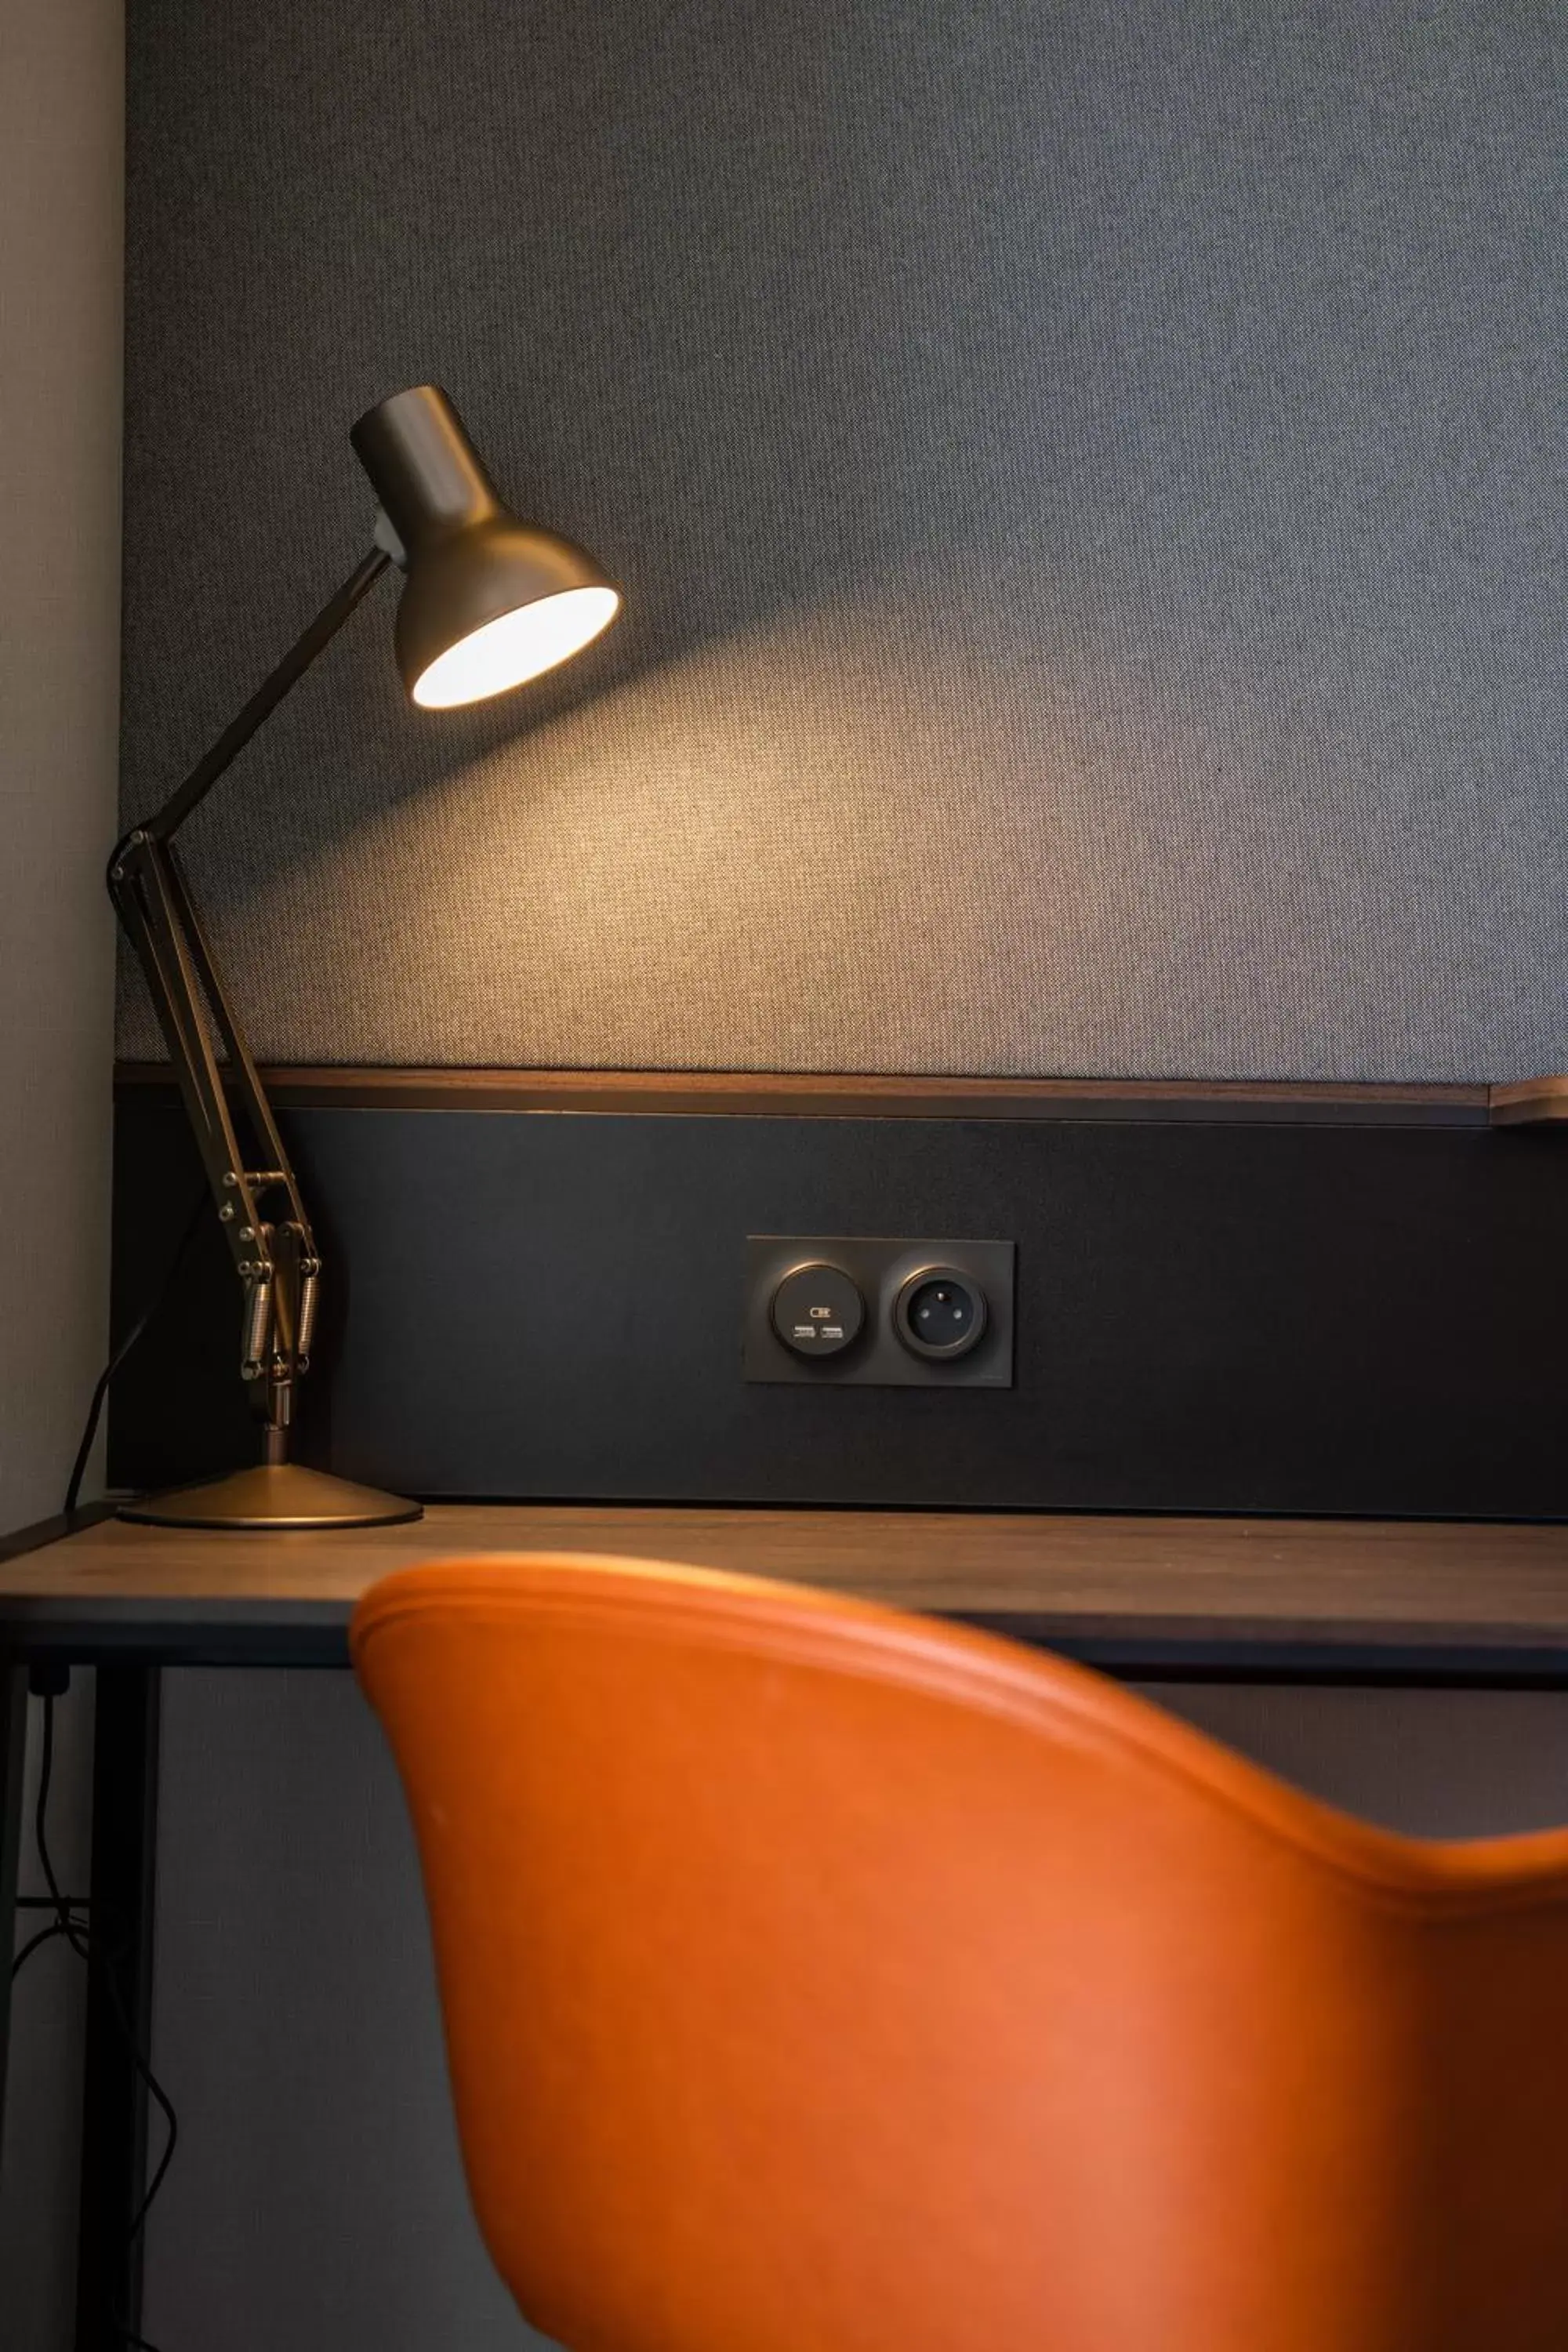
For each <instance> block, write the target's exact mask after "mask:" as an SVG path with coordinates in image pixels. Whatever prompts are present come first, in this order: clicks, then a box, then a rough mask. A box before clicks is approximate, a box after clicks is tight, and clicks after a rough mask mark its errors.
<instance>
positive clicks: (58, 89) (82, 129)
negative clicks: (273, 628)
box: [0, 0, 123, 1528]
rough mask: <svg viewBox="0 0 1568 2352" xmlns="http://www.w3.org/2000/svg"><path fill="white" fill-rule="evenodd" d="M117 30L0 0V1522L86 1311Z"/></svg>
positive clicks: (94, 1123)
mask: <svg viewBox="0 0 1568 2352" xmlns="http://www.w3.org/2000/svg"><path fill="white" fill-rule="evenodd" d="M122 52H123V37H122V28H121V5H120V0H0V517H3V518H4V524H3V529H0V1106H3V1109H0V1528H12V1527H16V1526H19V1525H22V1524H24V1523H25V1522H26V1521H28V1520H30V1519H35V1518H39V1517H43V1516H45V1515H46V1514H47V1513H48V1512H49V1511H52V1510H54V1509H56V1508H57V1507H58V1501H59V1496H60V1493H61V1489H62V1487H63V1486H64V1483H65V1478H66V1475H67V1472H68V1468H69V1466H70V1461H71V1455H72V1453H73V1451H74V1448H75V1443H76V1438H77V1433H78V1431H79V1426H80V1422H81V1416H82V1412H83V1409H84V1407H85V1405H86V1402H87V1399H88V1396H89V1393H90V1391H91V1385H92V1381H93V1378H94V1375H95V1372H96V1370H97V1368H98V1366H99V1364H100V1360H101V1358H102V1353H103V1345H104V1333H105V1328H106V1319H107V1307H108V1269H109V1108H110V1052H111V1034H110V996H111V987H112V955H111V925H110V914H109V908H108V905H107V902H106V900H105V898H104V893H103V879H102V876H103V862H104V857H105V854H106V852H107V849H108V847H109V845H110V841H111V840H112V837H113V836H112V833H111V831H110V828H111V826H112V824H113V822H114V806H115V775H116V768H117V763H118V762H117V753H118V728H119V707H120V694H119V659H120V404H121V216H122V193H123V168H122V155H123V132H122V90H123V55H122Z"/></svg>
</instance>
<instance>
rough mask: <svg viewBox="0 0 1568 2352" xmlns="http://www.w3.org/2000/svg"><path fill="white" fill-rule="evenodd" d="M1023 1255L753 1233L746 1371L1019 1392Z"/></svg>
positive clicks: (835, 1382)
mask: <svg viewBox="0 0 1568 2352" xmlns="http://www.w3.org/2000/svg"><path fill="white" fill-rule="evenodd" d="M1015 1255H1016V1253H1015V1250H1014V1246H1013V1244H1012V1243H1011V1242H958V1241H894V1240H888V1239H885V1238H880V1237H873V1236H868V1235H865V1234H857V1235H847V1234H838V1235H828V1236H826V1237H824V1236H823V1235H821V1234H810V1235H807V1234H749V1235H748V1236H747V1239H746V1297H745V1314H744V1323H743V1329H742V1352H741V1360H742V1374H743V1376H744V1378H745V1379H746V1380H748V1381H787V1382H792V1383H795V1384H797V1385H812V1384H815V1385H819V1386H822V1387H826V1388H831V1387H834V1386H844V1387H862V1388H971V1389H1006V1388H1011V1387H1012V1385H1013V1315H1014V1260H1015Z"/></svg>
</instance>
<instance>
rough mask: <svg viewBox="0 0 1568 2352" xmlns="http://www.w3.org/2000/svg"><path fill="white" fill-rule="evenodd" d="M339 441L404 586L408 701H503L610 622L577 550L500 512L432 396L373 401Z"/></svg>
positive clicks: (420, 391) (616, 598) (456, 427)
mask: <svg viewBox="0 0 1568 2352" xmlns="http://www.w3.org/2000/svg"><path fill="white" fill-rule="evenodd" d="M349 437H350V439H351V440H352V441H353V447H354V454H355V455H356V457H358V458H359V461H360V463H361V465H362V466H363V467H364V469H365V472H366V473H367V474H368V475H369V477H370V478H371V481H372V483H373V485H374V489H375V493H376V496H377V498H378V499H380V501H381V506H382V509H383V512H384V515H385V517H386V520H387V521H388V522H389V523H390V524H391V526H392V529H393V530H394V532H395V534H396V538H397V541H398V546H399V549H400V550H401V553H400V558H399V560H400V561H401V562H402V563H403V565H404V569H405V572H406V575H407V576H406V579H405V583H404V589H403V596H402V600H401V602H400V604H398V608H397V625H396V633H395V635H396V648H397V666H398V668H399V669H400V670H401V672H402V674H403V683H404V685H405V687H406V688H407V690H408V693H409V696H410V697H411V698H412V699H413V700H414V701H415V702H417V703H420V704H423V705H424V706H425V707H426V708H427V709H449V708H451V707H452V706H453V705H455V704H458V703H462V702H478V701H481V700H483V699H484V698H486V697H487V696H489V695H492V694H501V693H504V692H505V691H506V689H507V688H509V687H512V686H521V684H522V683H523V681H524V680H525V679H527V678H531V677H538V676H539V675H540V673H541V672H542V671H543V670H547V669H553V668H554V667H555V665H556V663H557V662H563V661H565V660H566V659H567V658H568V657H569V656H571V655H573V654H574V653H577V652H579V651H580V650H581V648H582V647H583V646H585V645H587V644H588V643H589V641H590V640H591V639H592V638H594V637H596V636H597V635H598V634H599V632H600V630H601V629H604V628H605V627H607V626H608V625H609V623H610V622H611V621H613V620H614V619H615V616H616V613H617V611H618V610H619V608H620V601H621V600H620V592H619V591H618V590H617V589H616V587H615V586H614V585H613V583H611V582H610V581H609V580H607V579H606V578H605V574H604V573H603V572H601V571H600V569H599V567H598V565H597V564H596V563H595V561H594V559H593V557H592V556H591V555H590V554H589V553H588V551H587V550H586V549H585V548H582V547H578V546H576V545H575V544H574V541H571V540H569V539H563V538H561V537H560V536H559V534H558V533H557V532H555V531H552V530H542V529H541V528H540V526H539V525H538V524H537V523H526V522H521V521H520V520H518V518H517V516H516V515H514V514H512V513H511V512H510V509H508V508H507V507H505V506H503V505H502V503H501V500H500V496H499V495H498V493H497V490H496V487H495V484H494V483H493V482H492V481H491V479H490V478H489V474H488V473H487V472H486V470H485V467H484V465H483V463H482V462H481V460H480V458H479V453H478V451H477V450H476V449H475V447H474V445H473V443H472V442H471V441H470V440H469V438H468V434H467V433H466V432H465V431H464V429H463V424H462V420H461V418H460V417H459V416H458V412H457V410H456V409H455V408H454V407H453V405H452V404H451V402H450V401H449V400H448V399H447V395H446V394H445V393H444V392H442V391H440V390H438V389H437V386H436V385H434V384H428V383H426V384H419V385H416V387H415V389H414V390H413V391H411V392H398V393H394V394H393V395H392V397H391V399H390V400H383V401H379V402H378V403H377V404H376V405H375V407H374V408H372V409H368V410H367V411H366V413H365V415H363V416H362V417H361V418H360V420H359V422H358V424H357V425H355V426H354V427H353V432H352V433H351V435H350V436H349Z"/></svg>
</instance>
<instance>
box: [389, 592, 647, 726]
mask: <svg viewBox="0 0 1568 2352" xmlns="http://www.w3.org/2000/svg"><path fill="white" fill-rule="evenodd" d="M620 601H621V600H620V598H619V596H618V595H617V594H616V591H615V590H614V589H613V588H610V587H587V588H562V589H558V590H557V591H556V593H555V594H554V595H552V596H540V597H537V598H536V599H535V600H534V602H533V603H532V604H520V605H519V606H517V607H516V608H515V610H513V611H512V612H510V613H502V614H500V617H499V618H498V619H496V620H493V621H486V622H484V623H482V624H481V625H480V626H479V628H477V629H471V630H470V631H469V633H468V635H467V636H466V637H459V638H458V642H457V644H456V645H455V646H447V651H446V652H445V653H444V654H437V656H436V658H435V660H434V661H433V662H431V664H430V665H429V667H428V668H426V669H425V670H422V671H421V672H420V674H419V676H418V677H416V679H415V680H414V683H413V685H412V686H411V687H410V688H409V689H408V690H409V693H410V695H411V696H412V698H413V699H414V700H415V701H416V702H417V703H418V704H419V705H420V706H421V708H422V709H426V710H450V709H455V708H456V707H457V705H458V703H462V702H482V701H483V700H484V699H485V698H486V697H487V696H489V695H492V694H504V693H505V692H506V690H507V688H508V687H511V686H521V685H523V684H524V683H525V681H526V680H527V679H529V678H531V677H541V676H542V673H543V672H544V671H545V670H547V669H553V668H554V667H555V665H556V664H557V662H563V661H568V660H570V658H571V656H573V655H574V653H580V652H581V651H582V648H583V647H584V646H585V645H587V644H588V643H589V642H590V641H591V639H593V638H595V637H596V636H597V635H598V634H599V632H600V630H601V629H605V628H608V626H609V625H610V623H611V622H612V621H613V620H614V619H615V617H616V612H617V611H618V610H619V607H620Z"/></svg>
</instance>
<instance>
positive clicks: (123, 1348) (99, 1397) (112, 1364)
mask: <svg viewBox="0 0 1568 2352" xmlns="http://www.w3.org/2000/svg"><path fill="white" fill-rule="evenodd" d="M206 1203H207V1188H206V1186H205V1184H204V1185H203V1186H202V1189H201V1191H200V1192H198V1193H197V1195H196V1197H195V1201H193V1202H192V1203H191V1213H190V1215H189V1216H188V1217H187V1218H186V1220H185V1229H184V1233H183V1234H181V1235H180V1238H179V1242H178V1244H177V1245H176V1247H175V1250H174V1256H173V1257H172V1258H171V1259H170V1260H169V1264H168V1269H167V1271H166V1272H165V1274H164V1276H163V1281H162V1282H161V1283H160V1284H159V1285H158V1287H157V1289H156V1290H155V1291H154V1292H153V1298H152V1301H151V1303H150V1305H148V1306H147V1307H143V1309H142V1313H141V1314H140V1315H139V1316H138V1317H137V1318H136V1320H135V1322H134V1323H132V1326H131V1328H130V1330H129V1331H127V1333H126V1334H125V1337H124V1339H121V1342H120V1345H119V1347H118V1348H116V1349H115V1350H114V1353H113V1355H112V1356H110V1360H109V1361H108V1363H107V1364H105V1366H104V1368H103V1370H102V1371H101V1372H100V1374H99V1376H98V1385H97V1387H96V1388H95V1389H94V1390H93V1392H92V1402H91V1403H90V1404H89V1406H88V1409H87V1425H86V1427H85V1428H84V1429H83V1431H82V1433H81V1444H79V1446H78V1447H77V1450H76V1460H75V1461H74V1462H73V1463H72V1464H71V1474H70V1476H69V1477H68V1479H67V1481H66V1499H65V1503H64V1505H63V1508H64V1510H65V1513H66V1516H67V1517H69V1516H70V1514H71V1512H72V1511H74V1510H75V1508H76V1507H77V1501H78V1498H79V1496H80V1494H81V1482H82V1480H83V1478H84V1477H85V1476H86V1475H87V1464H88V1456H89V1454H91V1452H92V1441H93V1439H94V1438H95V1437H96V1436H97V1435H98V1424H99V1422H100V1418H101V1417H102V1413H103V1407H104V1402H105V1400H106V1398H107V1397H108V1395H109V1391H110V1384H111V1382H112V1381H113V1379H114V1376H115V1374H116V1373H117V1372H118V1371H119V1370H120V1368H121V1365H122V1364H123V1363H124V1361H125V1360H126V1358H127V1357H128V1356H129V1355H130V1353H131V1351H132V1349H133V1348H134V1347H135V1346H136V1344H137V1342H138V1341H139V1340H140V1339H142V1336H143V1334H144V1333H145V1331H146V1329H147V1327H148V1325H149V1324H150V1323H151V1322H152V1321H153V1318H155V1317H156V1316H157V1315H158V1313H159V1312H160V1310H161V1309H162V1307H163V1302H164V1300H165V1299H166V1298H167V1297H168V1296H169V1293H170V1292H171V1290H173V1288H174V1279H175V1276H177V1275H178V1273H179V1271H180V1268H181V1267H182V1266H183V1265H184V1262H185V1253H186V1252H187V1251H188V1250H189V1248H190V1246H191V1244H192V1243H193V1242H194V1241H195V1237H196V1234H197V1233H198V1231H199V1230H200V1227H201V1222H202V1212H203V1210H204V1209H205V1207H206Z"/></svg>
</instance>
